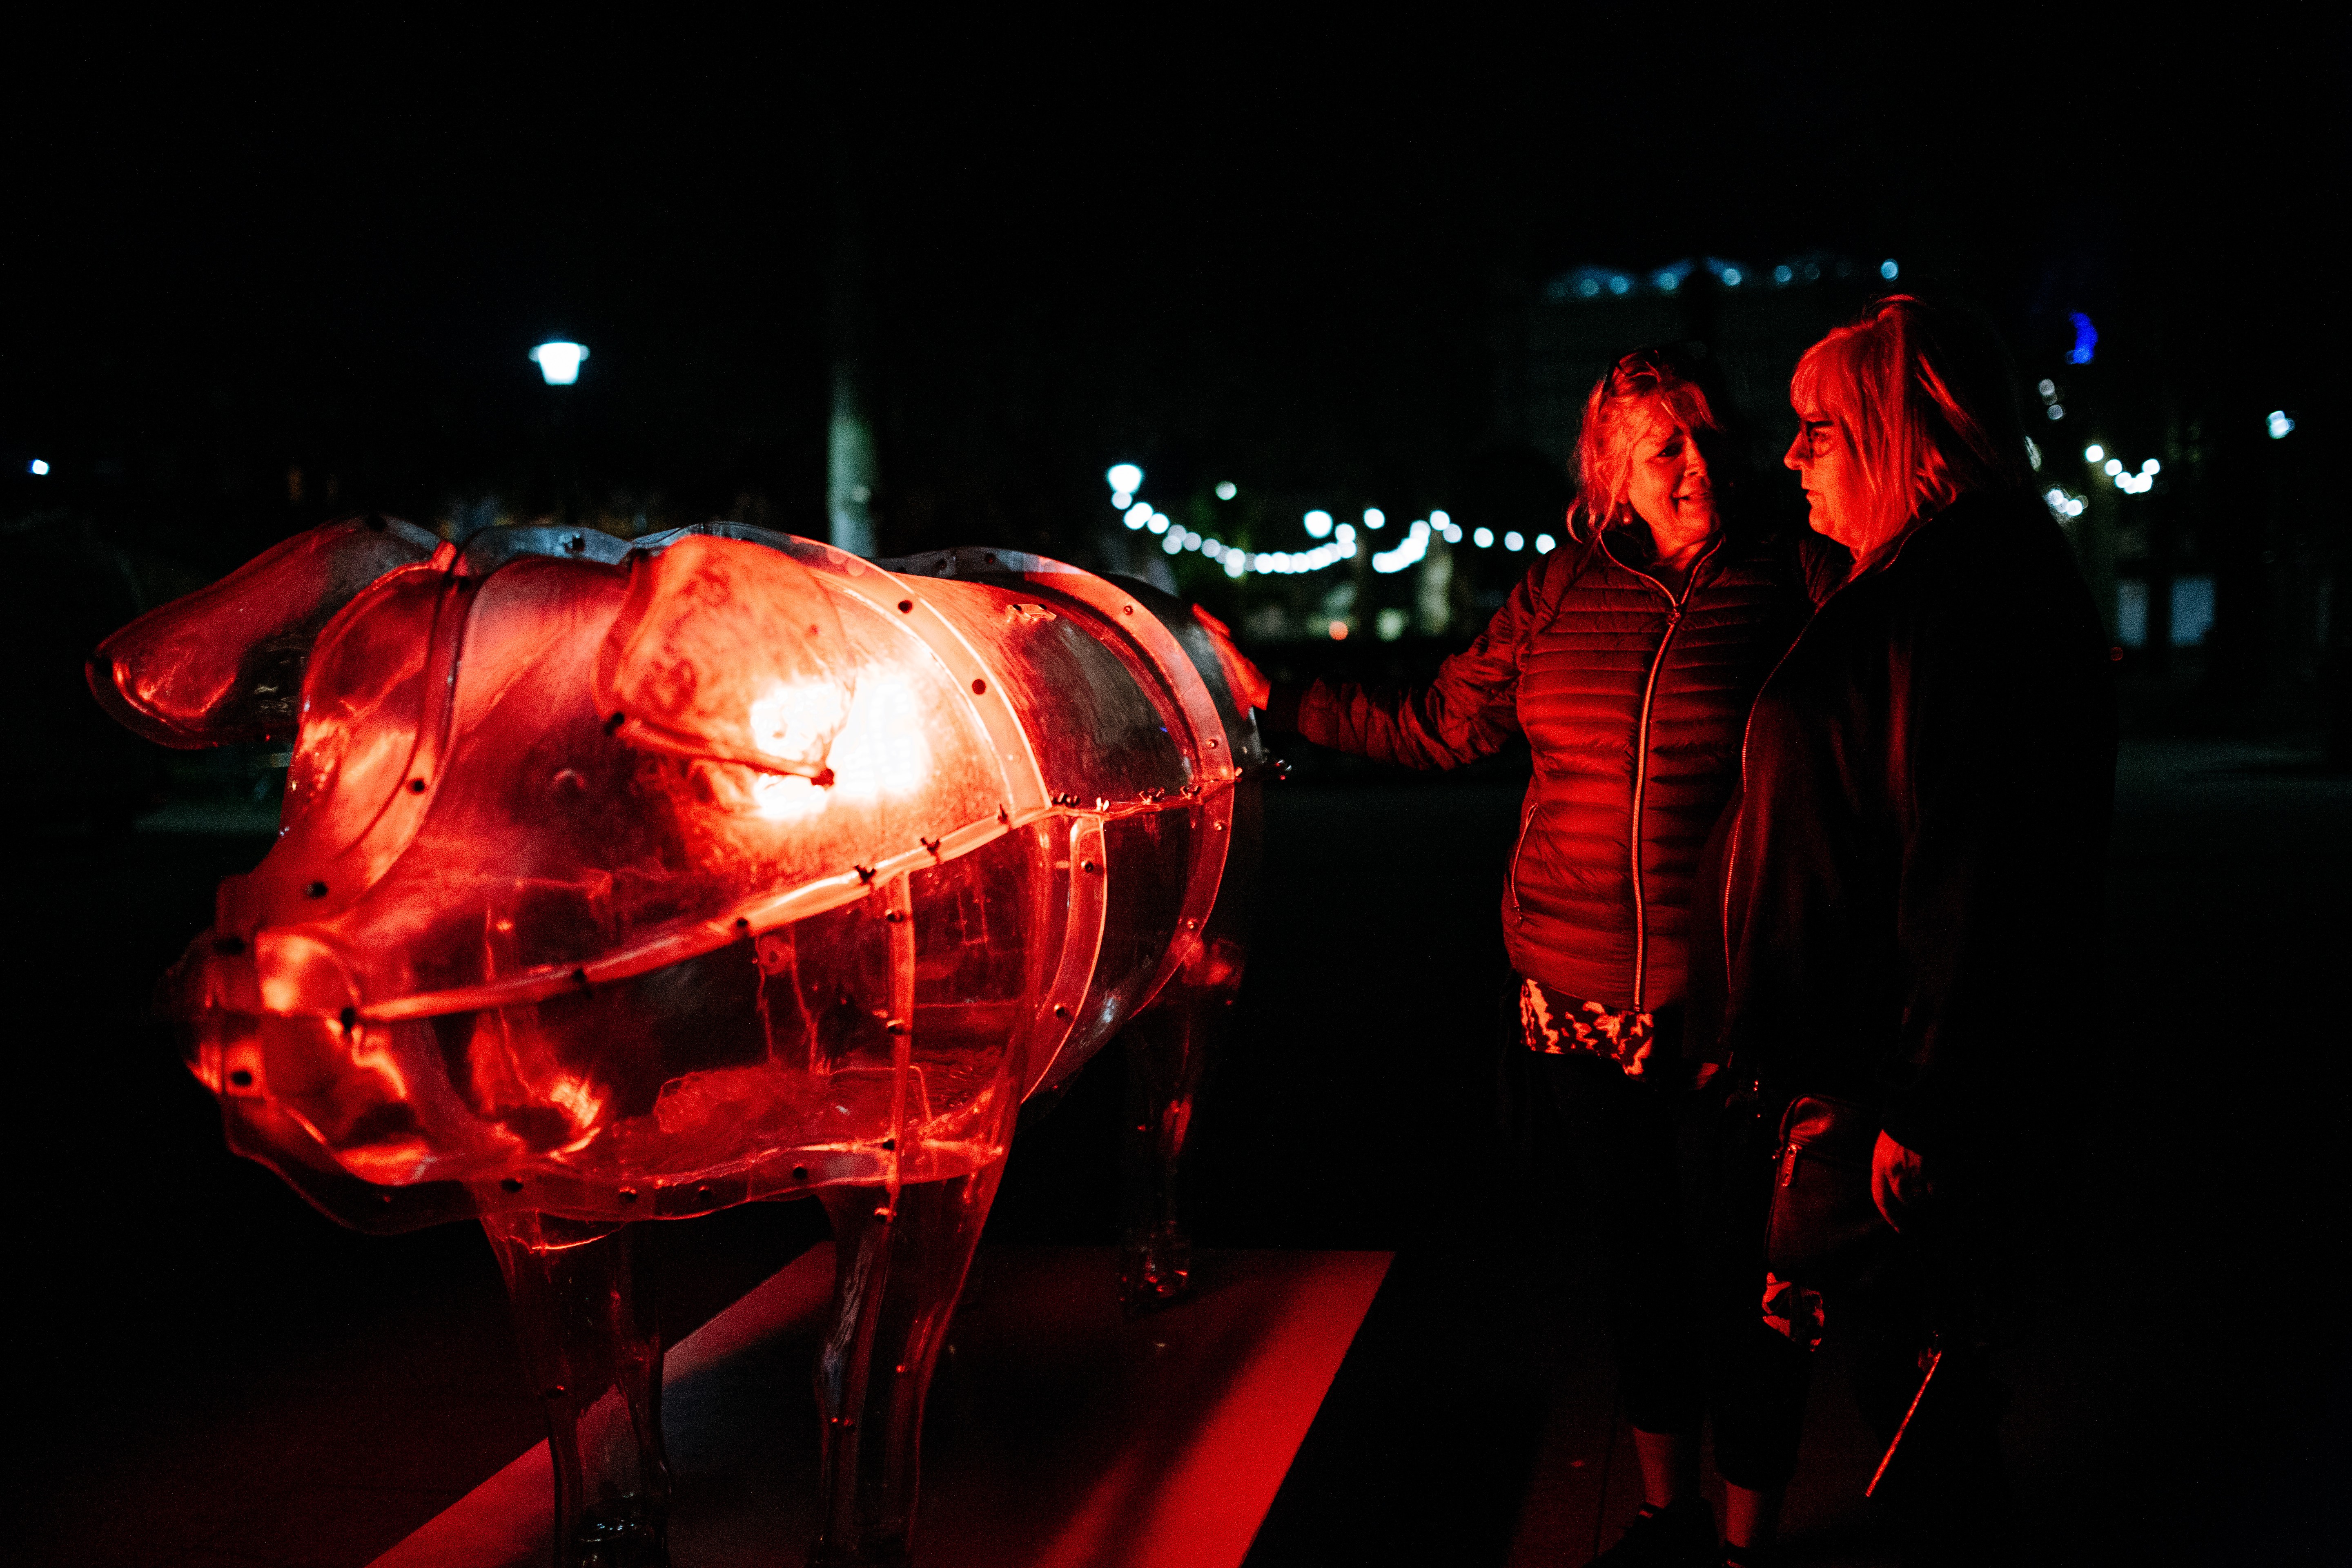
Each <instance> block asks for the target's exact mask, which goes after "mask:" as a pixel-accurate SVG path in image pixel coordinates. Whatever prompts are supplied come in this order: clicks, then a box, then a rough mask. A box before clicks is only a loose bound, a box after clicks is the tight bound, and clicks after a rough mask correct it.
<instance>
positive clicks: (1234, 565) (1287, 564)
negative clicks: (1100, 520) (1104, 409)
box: [1103, 463, 1559, 577]
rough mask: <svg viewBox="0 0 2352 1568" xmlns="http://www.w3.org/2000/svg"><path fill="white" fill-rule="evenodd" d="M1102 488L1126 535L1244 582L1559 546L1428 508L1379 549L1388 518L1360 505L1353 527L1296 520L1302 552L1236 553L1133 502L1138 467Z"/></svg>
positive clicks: (1225, 496) (1312, 516) (1223, 489)
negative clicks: (1253, 577) (1367, 561)
mask: <svg viewBox="0 0 2352 1568" xmlns="http://www.w3.org/2000/svg"><path fill="white" fill-rule="evenodd" d="M1103 479H1104V480H1105V481H1106V482H1107V483H1108V484H1109V486H1110V490H1111V498H1110V499H1111V505H1112V506H1113V507H1115V508H1117V509H1118V510H1119V511H1120V512H1121V513H1122V514H1123V521H1125V522H1126V525H1127V527H1128V529H1129V531H1131V532H1137V533H1150V534H1152V535H1154V536H1155V537H1157V538H1158V539H1159V540H1160V549H1161V550H1163V551H1165V552H1167V553H1168V554H1171V555H1181V554H1185V553H1187V552H1192V553H1196V554H1198V555H1200V556H1201V557H1202V558H1203V559H1204V560H1208V561H1213V562H1215V563H1217V564H1218V566H1220V567H1222V568H1223V571H1224V574H1225V575H1226V576H1228V577H1244V576H1247V575H1249V574H1252V573H1255V574H1258V575H1260V576H1266V577H1275V576H1296V575H1299V574H1306V573H1311V572H1321V571H1324V570H1326V569H1327V568H1329V567H1333V566H1337V565H1338V564H1339V563H1341V562H1342V561H1352V560H1354V559H1355V558H1356V556H1357V555H1358V554H1359V553H1360V552H1363V551H1365V550H1368V549H1369V550H1371V552H1372V555H1371V568H1372V570H1373V571H1375V572H1379V573H1382V574H1389V573H1396V572H1402V571H1404V570H1405V569H1406V568H1407V567H1410V566H1413V565H1417V564H1418V563H1420V562H1421V561H1422V560H1423V559H1424V558H1425V557H1426V556H1427V555H1428V554H1429V546H1430V542H1431V541H1433V540H1443V541H1444V542H1446V543H1447V544H1460V543H1462V542H1463V541H1464V540H1465V539H1467V540H1468V541H1469V542H1470V544H1471V545H1472V546H1473V547H1474V548H1475V549H1479V550H1494V549H1498V548H1499V549H1501V550H1504V551H1506V552H1514V553H1516V552H1521V551H1525V550H1529V549H1532V550H1534V552H1536V553H1537V554H1538V555H1544V554H1548V553H1549V552H1551V551H1553V550H1554V549H1557V548H1558V547H1559V541H1558V540H1556V539H1554V538H1553V537H1552V536H1551V535H1550V534H1549V533H1538V534H1536V535H1534V536H1533V537H1532V538H1530V537H1529V536H1528V535H1526V534H1523V533H1521V532H1519V531H1517V530H1516V529H1511V530H1506V531H1504V532H1503V533H1501V534H1500V535H1497V534H1496V532H1495V531H1494V530H1493V529H1491V528H1474V529H1470V530H1468V531H1466V532H1465V530H1464V529H1463V527H1462V526H1461V524H1459V523H1457V522H1455V521H1454V519H1453V518H1452V517H1450V516H1448V515H1447V514H1446V513H1444V512H1443V511H1433V512H1431V513H1430V514H1429V515H1428V516H1427V517H1417V518H1414V519H1413V520H1412V521H1410V522H1408V523H1406V524H1405V525H1404V529H1403V537H1402V538H1401V539H1399V540H1398V541H1397V542H1396V543H1394V544H1393V545H1391V546H1390V547H1389V548H1387V549H1385V550H1381V549H1376V548H1373V547H1374V545H1375V544H1376V543H1377V541H1376V540H1375V539H1373V538H1372V536H1373V535H1375V534H1379V533H1381V532H1382V531H1385V530H1386V529H1387V528H1388V526H1389V518H1388V514H1387V513H1386V512H1384V511H1382V510H1381V509H1380V508H1379V507H1376V506H1374V507H1366V508H1365V509H1364V510H1363V514H1362V520H1361V521H1360V523H1359V522H1341V521H1339V519H1337V518H1335V517H1333V516H1332V515H1331V513H1329V512H1328V511H1326V510H1323V509H1322V508H1320V507H1318V508H1316V509H1315V510H1312V511H1309V512H1307V514H1306V515H1305V516H1303V517H1302V518H1300V519H1299V522H1300V525H1301V526H1302V527H1303V528H1304V529H1305V530H1306V532H1307V538H1308V539H1310V540H1313V541H1315V542H1314V543H1312V544H1310V545H1308V546H1307V548H1306V549H1304V550H1244V549H1243V548H1242V547H1240V546H1239V545H1235V544H1229V543H1227V542H1225V541H1224V540H1222V539H1220V538H1218V537H1217V536H1216V535H1215V534H1213V533H1202V532H1200V531H1197V530H1195V529H1192V528H1188V527H1186V526H1185V525H1184V524H1182V523H1181V522H1179V521H1177V520H1176V519H1175V518H1173V517H1171V516H1170V515H1169V514H1168V513H1166V512H1164V511H1161V510H1159V509H1157V508H1156V507H1154V506H1153V505H1152V504H1151V503H1150V501H1147V500H1143V499H1141V496H1140V495H1139V492H1140V491H1141V490H1142V489H1143V470H1142V469H1141V468H1138V467H1136V466H1135V465H1134V464H1133V463H1119V464H1116V465H1114V466H1113V467H1112V468H1111V469H1110V470H1109V471H1108V473H1106V474H1104V476H1103ZM1239 493H1240V492H1239V490H1238V489H1237V488H1236V487H1235V486H1234V484H1233V483H1232V481H1230V480H1228V481H1226V482H1225V483H1223V484H1220V485H1219V486H1218V487H1217V499H1218V500H1233V499H1234V496H1235V495H1237V494H1239Z"/></svg>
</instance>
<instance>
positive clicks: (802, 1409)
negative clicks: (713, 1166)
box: [375, 1247, 1391, 1568]
mask: <svg viewBox="0 0 2352 1568" xmlns="http://www.w3.org/2000/svg"><path fill="white" fill-rule="evenodd" d="M1390 1258H1391V1254H1389V1253H1385V1252H1226V1253H1205V1254H1203V1255H1202V1257H1201V1258H1200V1259H1199V1261H1198V1263H1197V1265H1196V1267H1195V1268H1194V1270H1193V1274H1192V1282H1193V1294H1192V1296H1191V1297H1190V1298H1189V1299H1187V1300H1184V1301H1183V1302H1181V1303H1180V1304H1178V1305H1176V1306H1173V1307H1170V1308H1167V1309H1165V1310H1161V1311H1160V1312H1158V1313H1155V1314H1153V1315H1151V1316H1150V1317H1147V1318H1144V1319H1141V1320H1139V1321H1133V1322H1129V1321H1125V1320H1124V1319H1123V1318H1122V1316H1121V1315H1120V1312H1119V1308H1118V1299H1117V1276H1116V1270H1115V1265H1114V1260H1113V1257H1112V1254H1111V1252H1110V1249H1108V1248H1107V1247H1003V1248H997V1247H990V1248H983V1249H982V1252H981V1254H980V1258H979V1260H978V1262H977V1263H976V1264H975V1265H974V1268H973V1273H972V1279H971V1284H970V1286H969V1287H968V1288H967V1289H966V1291H965V1295H964V1300H963V1303H962V1305H961V1307H960V1308H959V1309H958V1310H957V1314H956V1320H955V1324H954V1327H953V1329H952V1330H951V1331H950V1336H949V1344H948V1348H947V1350H946V1352H944V1353H943V1354H942V1355H941V1357H940V1370H939V1375H938V1378H937V1379H936V1381H935V1382H934V1383H933V1384H932V1387H931V1396H930V1405H929V1412H928V1415H927V1420H926V1425H925V1436H924V1451H923V1496H922V1503H921V1512H920V1514H919V1522H918V1525H917V1531H916V1552H917V1555H918V1558H919V1559H921V1560H928V1561H929V1562H931V1563H952V1564H955V1565H956V1568H1046V1565H1049V1564H1050V1565H1055V1568H1063V1565H1066V1568H1234V1565H1236V1564H1238V1563H1241V1561H1242V1559H1243V1558H1244V1556H1245V1555H1246V1554H1247V1553H1248V1551H1249V1546H1250V1542H1251V1540H1252V1538H1253V1537H1255V1534H1256V1533H1257V1529H1258V1525H1259V1523H1260V1522H1261V1521H1263V1520H1264V1519H1265V1512H1266V1510H1267V1508H1268V1507H1269V1506H1271V1505H1272V1503H1273V1501H1274V1495H1275V1491H1276V1489H1277V1488H1278V1487H1279V1486H1280V1485H1281V1484H1282V1478H1283V1476H1284V1474H1285V1473H1286V1471H1287V1470H1288V1469H1289V1468H1290V1461H1291V1458H1292V1456H1293V1455H1294V1454H1296V1453H1297V1449H1298V1445H1299V1442H1300V1440H1301V1439H1302V1438H1304V1437H1305V1436H1306V1435H1307V1426H1308V1425H1309V1424H1310V1423H1312V1422H1313V1420H1314V1418H1315V1413H1316V1411H1317V1409H1318V1407H1320V1405H1322V1402H1323V1395H1324V1393H1325V1391H1326V1390H1327V1389H1328V1388H1329V1386H1330V1384H1331V1378H1332V1376H1333V1374H1334V1373H1337V1372H1338V1371H1339V1362H1340V1358H1341V1357H1342V1356H1343V1355H1345V1354H1346V1353H1347V1350H1348V1346H1349V1342H1351V1341H1353V1339H1354V1338H1355V1334H1356V1329H1357V1326H1358V1325H1359V1324H1360V1323H1361V1322H1362V1321H1363V1318H1364V1313H1365V1311H1366V1310H1367V1309H1369V1308H1370V1306H1371V1302H1372V1297H1373V1295H1374V1294H1375V1293H1376V1292H1377V1291H1378V1290H1379V1289H1380V1285H1381V1279H1382V1277H1383V1276H1384V1275H1385V1274H1386V1273H1387V1271H1388V1266H1389V1261H1390ZM832 1289H833V1249H832V1248H831V1247H817V1248H815V1249H814V1251H811V1252H809V1253H807V1254H805V1255H803V1257H802V1258H800V1259H799V1260H798V1261H797V1262H795V1263H793V1265H792V1266H791V1267H790V1268H785V1269H784V1270H782V1272H781V1273H779V1274H777V1275H775V1276H774V1277H773V1278H772V1279H769V1280H768V1281H767V1283H765V1284H764V1285H761V1287H760V1288H759V1289H756V1290H754V1291H752V1292H751V1294H750V1295H749V1296H746V1297H744V1298H743V1300H740V1301H738V1302H737V1303H735V1305H734V1306H732V1307H730V1308H729V1309H728V1310H726V1311H725V1312H722V1313H721V1314H719V1316H718V1317H717V1318H715V1319H713V1320H712V1321H710V1322H709V1323H708V1324H706V1325H704V1327H703V1328H701V1329H700V1330H699V1331H697V1332H695V1333H693V1334H691V1335H689V1336H688V1338H687V1339H686V1340H685V1341H684V1342H682V1343H680V1344H679V1345H677V1347H676V1348H675V1349H673V1350H672V1351H671V1352H669V1356H668V1359H667V1378H666V1384H665V1390H664V1394H663V1425H664V1426H665V1428H666V1430H667V1435H668V1439H669V1452H670V1462H671V1465H672V1467H673V1468H674V1469H675V1471H676V1475H677V1501H676V1507H675V1511H674V1513H673V1516H672V1521H671V1529H670V1555H671V1558H672V1560H673V1561H674V1562H675V1563H677V1564H678V1565H679V1568H733V1565H735V1564H739V1563H740V1564H747V1565H748V1564H752V1563H757V1564H760V1565H761V1568H775V1565H777V1564H796V1563H800V1562H801V1561H802V1560H803V1552H804V1551H805V1550H806V1548H807V1545H808V1542H809V1540H810V1538H811V1536H812V1535H813V1534H814V1531H815V1524H816V1470H817V1418H816V1414H815V1409H816V1407H815V1399H814V1394H812V1393H811V1390H810V1371H811V1368H812V1366H813V1365H814V1356H815V1352H816V1344H817V1339H818V1336H819V1332H820V1330H821V1327H822V1325H823V1322H824V1310H825V1305H826V1301H827V1299H828V1297H829V1296H830V1294H831V1291H832ZM550 1491H551V1486H550V1481H549V1478H548V1462H547V1447H546V1445H545V1444H541V1445H540V1446H539V1447H536V1448H534V1449H532V1450H531V1451H530V1453H528V1454H525V1455H524V1456H523V1457H522V1458H519V1459H517V1460H515V1462H514V1463H512V1464H510V1465H509V1466H508V1467H507V1468H505V1469H503V1470H500V1471H499V1473H498V1474H497V1475H495V1476H493V1477H491V1478H490V1479H488V1480H487V1481H485V1482H483V1483H482V1484H481V1485H480V1486H479V1487H478V1488H476V1489H474V1490H473V1491H472V1492H471V1493H469V1494H467V1496H466V1497H465V1498H463V1499H461V1500H459V1501H458V1502H457V1503H456V1504H455V1505H453V1506H452V1507H450V1508H449V1509H448V1510H446V1511H445V1512H443V1513H442V1514H441V1515H440V1516H439V1517H437V1518H436V1519H435V1520H433V1521H431V1522H430V1523H428V1524H426V1525H425V1527H424V1528H423V1529H422V1530H419V1531H416V1533H415V1534H414V1535H412V1536H410V1537H409V1538H408V1539H407V1540H406V1541H404V1542H401V1543H400V1544H399V1545H398V1546H396V1547H394V1549H393V1550H392V1551H390V1552H386V1553H385V1554H384V1555H383V1556H382V1557H381V1558H378V1559H377V1560H376V1564H375V1568H506V1565H508V1564H514V1565H517V1568H541V1564H544V1563H546V1562H547V1561H548V1557H549V1544H548V1542H549V1533H548V1532H549V1522H550V1521H549V1497H550Z"/></svg>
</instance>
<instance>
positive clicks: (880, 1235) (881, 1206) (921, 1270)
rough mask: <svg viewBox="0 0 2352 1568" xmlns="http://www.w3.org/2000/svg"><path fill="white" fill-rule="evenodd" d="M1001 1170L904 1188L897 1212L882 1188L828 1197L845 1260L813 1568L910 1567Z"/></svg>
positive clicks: (825, 1382)
mask: <svg viewBox="0 0 2352 1568" xmlns="http://www.w3.org/2000/svg"><path fill="white" fill-rule="evenodd" d="M1003 1173H1004V1162H1003V1160H1002V1159H999V1160H997V1161H995V1162H994V1163H991V1164H989V1165H987V1166H984V1167H983V1168H982V1169H981V1170H978V1171H975V1172H973V1173H971V1174H970V1175H965V1176H958V1177H955V1178H954V1179H952V1180H950V1181H944V1182H926V1183H923V1184H919V1185H915V1186H908V1187H904V1188H901V1189H900V1190H899V1193H898V1204H897V1205H896V1206H895V1208H894V1207H893V1206H892V1205H891V1204H890V1201H889V1193H888V1191H887V1189H885V1188H881V1187H834V1188H829V1189H827V1190H826V1191H825V1193H824V1209H825V1213H826V1214H827V1215H829V1216H830V1217H831V1218H832V1220H833V1245H834V1251H835V1259H836V1261H835V1279H834V1288H833V1327H832V1331H831V1332H830V1333H829V1334H828V1335H827V1336H826V1339H825V1343H824V1352H823V1353H822V1354H821V1355H819V1357H818V1358H817V1368H816V1396H817V1404H818V1405H819V1407H820V1408H821V1409H822V1411H823V1413H824V1465H823V1468H822V1470H821V1472H820V1475H819V1480H818V1486H819V1488H820V1490H821V1493H822V1499H823V1506H824V1526H823V1528H822V1530H821V1531H820V1532H819V1533H818V1536H817V1539H816V1543H815V1545H814V1546H813V1547H812V1548H811V1549H810V1552H809V1563H810V1565H811V1568H842V1565H845V1564H851V1563H856V1564H860V1565H861V1568H862V1565H866V1564H904V1563H908V1562H910V1561H911V1557H910V1552H911V1547H912V1540H913V1533H914V1524H915V1494H916V1489H917V1481H918V1479H919V1477H918V1468H919V1445H920V1444H921V1441H922V1436H923V1395H924V1394H925V1392H926V1391H927V1390H928V1389H929V1387H930V1382H931V1368H932V1365H933V1363H935V1362H936V1361H937V1360H938V1359H939V1352H940V1343H941V1342H942V1340H943V1339H944V1338H945V1335H946V1332H947V1326H948V1320H949V1318H950V1316H951V1315H952V1314H953V1313H954V1311H955V1303H956V1296H957V1293H958V1292H959V1291H961V1289H963V1278H964V1271H965V1270H966V1269H967V1268H970V1267H971V1255H972V1249H973V1248H974V1247H977V1246H978V1245H979V1243H980V1232H981V1227H982V1226H983V1225H985V1224H986V1223H987V1220H988V1205H989V1204H990V1202H991V1201H992V1200H993V1199H994V1197H995V1196H996V1184H997V1179H998V1178H999V1177H1000V1176H1002V1175H1003Z"/></svg>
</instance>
